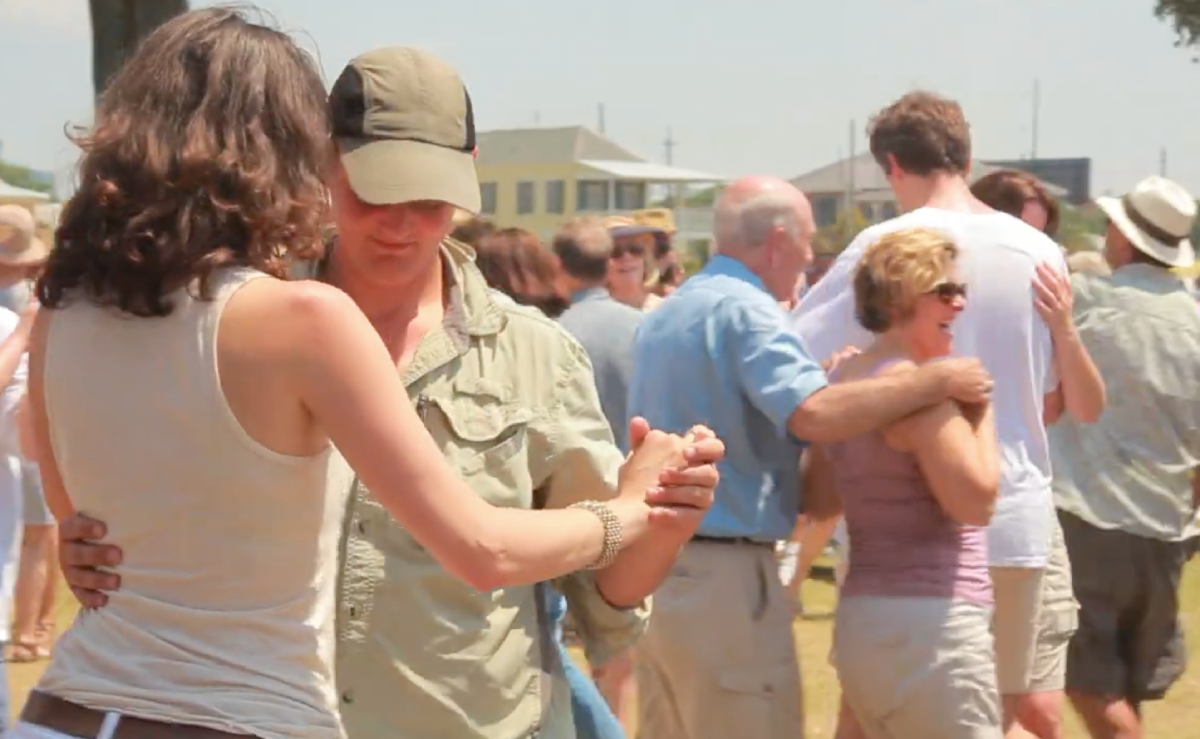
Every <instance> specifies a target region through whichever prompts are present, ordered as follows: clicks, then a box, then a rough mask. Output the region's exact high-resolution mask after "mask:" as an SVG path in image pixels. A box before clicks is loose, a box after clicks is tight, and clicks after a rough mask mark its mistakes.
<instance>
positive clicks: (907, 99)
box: [795, 92, 1066, 732]
mask: <svg viewBox="0 0 1200 739" xmlns="http://www.w3.org/2000/svg"><path fill="white" fill-rule="evenodd" d="M870 139H871V152H872V154H873V155H874V156H875V159H876V161H878V162H879V164H880V166H881V167H883V168H884V171H885V173H886V174H887V179H888V182H889V184H890V185H891V186H892V189H893V191H894V192H895V195H896V202H897V205H898V206H899V207H900V209H901V210H902V211H904V212H905V214H904V215H902V216H900V217H898V218H894V219H892V220H890V221H887V222H885V223H881V224H878V225H876V226H873V227H871V228H868V229H867V230H866V231H864V232H863V233H861V234H860V235H859V236H858V238H856V239H855V240H854V242H853V243H852V244H851V245H850V246H849V247H848V248H847V249H846V250H845V251H844V252H843V253H842V254H841V255H840V256H839V257H838V259H837V261H836V262H835V263H834V264H833V266H832V267H831V268H830V270H829V272H828V273H827V274H826V275H825V277H824V278H823V279H822V280H821V281H820V282H819V283H818V284H817V285H815V286H814V287H813V288H812V289H811V290H810V291H809V292H808V293H807V294H806V295H805V296H804V300H802V301H801V303H800V306H799V308H798V310H797V312H796V318H795V326H796V330H797V331H798V332H799V333H800V335H801V336H803V337H804V339H805V341H806V342H807V343H808V347H809V351H810V353H811V354H812V356H814V357H817V358H821V359H823V358H825V357H828V356H830V355H832V354H833V353H834V352H836V351H838V350H840V349H842V348H843V347H846V346H858V347H864V346H866V345H867V343H868V342H869V341H870V338H871V337H870V335H869V334H868V332H867V331H866V330H865V329H863V328H862V327H861V326H860V325H859V323H858V321H857V320H856V318H855V315H854V294H853V289H852V287H851V281H852V279H853V273H854V269H855V267H856V266H857V264H858V260H859V258H860V257H861V256H862V253H863V251H864V250H865V249H866V247H867V246H868V245H870V244H871V243H873V242H874V241H875V240H876V239H878V238H879V237H880V236H881V235H883V234H885V233H889V232H892V231H897V230H900V229H904V228H913V227H927V228H936V229H939V230H941V231H943V232H945V233H947V234H949V235H950V236H951V237H953V239H954V241H955V243H957V244H958V247H959V249H960V250H961V256H960V257H959V264H958V268H959V271H960V273H961V274H962V275H963V278H964V280H965V281H966V283H967V285H968V286H969V289H970V292H969V296H968V298H967V307H966V310H964V311H963V313H962V315H961V316H960V317H959V318H958V319H957V321H956V322H955V325H954V351H955V354H956V355H959V356H968V357H978V358H979V359H980V360H981V361H982V362H983V364H984V367H986V368H987V370H988V372H990V373H991V374H992V376H993V377H994V378H995V379H996V388H995V395H994V396H993V402H994V404H995V412H996V425H997V436H998V439H999V443H1000V447H1001V449H1000V460H1001V490H1000V499H999V500H998V501H997V504H996V512H995V515H994V517H993V518H992V523H991V525H990V527H989V529H988V543H989V554H990V561H991V565H992V579H993V585H994V589H995V603H996V605H995V621H994V625H993V631H994V632H995V639H996V654H997V675H998V682H999V686H1000V692H1001V693H1003V694H1004V703H1005V727H1006V732H1007V731H1009V730H1010V728H1011V727H1012V726H1013V720H1014V715H1015V713H1016V712H1017V710H1018V709H1019V707H1020V704H1021V700H1022V698H1023V697H1024V696H1025V695H1026V694H1028V692H1029V685H1030V678H1031V669H1032V663H1033V658H1034V651H1035V639H1036V625H1037V623H1038V616H1039V612H1040V608H1041V598H1042V575H1043V572H1044V569H1045V566H1046V561H1047V556H1048V553H1049V547H1050V534H1051V530H1052V528H1051V521H1052V516H1053V515H1054V513H1053V507H1052V503H1051V497H1050V454H1049V449H1048V443H1047V438H1046V429H1045V426H1044V425H1043V423H1042V416H1043V409H1044V405H1045V395H1046V394H1048V393H1051V392H1052V391H1054V390H1055V388H1056V387H1057V386H1058V379H1057V377H1056V375H1055V371H1054V358H1053V344H1052V341H1051V337H1050V331H1049V329H1048V327H1047V326H1046V324H1045V323H1044V322H1043V321H1042V319H1041V317H1040V316H1039V315H1038V314H1037V312H1036V309H1035V307H1034V298H1033V289H1032V280H1033V277H1034V270H1035V269H1036V267H1037V265H1038V264H1040V263H1043V262H1048V263H1050V264H1052V265H1053V266H1054V267H1055V268H1057V269H1059V270H1061V272H1062V273H1064V274H1065V273H1066V264H1065V262H1064V260H1063V256H1062V252H1061V250H1060V249H1059V247H1058V246H1057V245H1056V244H1055V243H1054V242H1053V241H1052V240H1051V239H1050V238H1049V237H1047V236H1046V235H1045V234H1043V233H1041V232H1039V231H1038V230H1036V229H1034V228H1033V227H1031V226H1029V225H1027V224H1025V223H1024V222H1022V221H1020V220H1018V219H1016V218H1013V217H1012V216H1009V215H1007V214H1004V213H999V212H996V211H994V210H992V209H991V208H989V207H988V206H986V205H984V204H983V203H981V202H979V201H978V200H976V199H975V198H974V197H973V196H972V195H971V192H970V189H969V187H968V184H967V175H968V170H969V167H970V161H971V160H970V157H971V143H970V134H969V128H968V126H967V122H966V120H965V119H964V117H963V113H962V109H961V108H960V107H959V105H958V104H957V103H955V102H953V101H951V100H947V99H944V98H941V97H938V96H936V95H933V94H930V93H924V92H914V93H910V94H908V95H905V96H904V97H902V98H901V99H900V100H899V101H897V102H896V103H894V104H893V105H891V106H889V107H888V108H886V109H884V110H883V111H882V112H880V113H879V114H878V115H877V116H876V117H875V118H874V119H873V120H872V121H871V126H870ZM851 566H853V561H851Z"/></svg>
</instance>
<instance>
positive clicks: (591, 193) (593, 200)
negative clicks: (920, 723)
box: [575, 180, 608, 212]
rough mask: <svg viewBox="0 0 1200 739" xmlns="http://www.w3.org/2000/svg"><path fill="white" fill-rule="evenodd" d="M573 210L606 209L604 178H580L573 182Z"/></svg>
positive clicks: (606, 185)
mask: <svg viewBox="0 0 1200 739" xmlns="http://www.w3.org/2000/svg"><path fill="white" fill-rule="evenodd" d="M575 210H578V211H584V212H586V211H593V212H595V211H601V212H603V211H606V210H608V182H606V181H605V180H580V181H579V182H576V183H575Z"/></svg>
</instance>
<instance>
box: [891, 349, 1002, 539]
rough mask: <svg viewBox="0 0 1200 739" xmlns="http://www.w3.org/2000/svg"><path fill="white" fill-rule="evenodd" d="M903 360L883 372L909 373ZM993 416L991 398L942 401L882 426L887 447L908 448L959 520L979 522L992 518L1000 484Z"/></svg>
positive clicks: (910, 367) (944, 505) (911, 367)
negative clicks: (977, 401)
mask: <svg viewBox="0 0 1200 739" xmlns="http://www.w3.org/2000/svg"><path fill="white" fill-rule="evenodd" d="M913 370H915V365H914V364H913V363H911V362H902V363H897V364H895V365H892V366H891V367H889V368H887V370H885V372H911V371H913ZM995 434H996V432H995V419H994V418H993V416H992V410H991V403H984V404H978V405H972V406H963V405H962V404H960V403H958V402H957V401H951V400H947V401H943V402H941V403H938V404H937V405H934V406H932V407H930V408H926V409H925V410H922V411H919V412H917V413H914V414H913V415H911V416H908V417H907V418H904V419H901V420H900V421H898V422H896V423H894V424H892V425H891V426H889V427H888V428H886V429H884V438H885V439H886V440H887V443H888V445H889V446H891V447H893V448H894V449H897V450H898V451H903V452H910V453H912V454H914V455H915V456H916V458H917V463H918V465H920V467H921V471H922V473H923V474H924V476H925V480H926V482H927V483H928V484H929V487H930V489H931V490H932V491H933V495H934V497H935V498H937V500H938V503H939V504H940V505H941V506H942V509H943V510H944V511H945V512H946V514H947V515H948V516H950V517H951V518H953V519H954V520H956V521H958V522H959V523H961V524H964V525H969V526H984V525H986V524H987V523H988V522H989V521H990V520H991V518H992V511H993V509H994V508H995V503H996V496H997V494H998V491H999V487H1000V470H999V465H998V460H997V454H996V435H995Z"/></svg>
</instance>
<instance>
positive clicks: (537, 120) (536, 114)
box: [533, 110, 542, 126]
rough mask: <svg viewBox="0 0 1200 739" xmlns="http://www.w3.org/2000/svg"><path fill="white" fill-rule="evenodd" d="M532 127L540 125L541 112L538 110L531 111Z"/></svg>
mask: <svg viewBox="0 0 1200 739" xmlns="http://www.w3.org/2000/svg"><path fill="white" fill-rule="evenodd" d="M533 125H534V126H540V125H542V111H540V110H535V111H533Z"/></svg>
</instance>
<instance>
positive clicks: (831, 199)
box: [812, 195, 840, 228]
mask: <svg viewBox="0 0 1200 739" xmlns="http://www.w3.org/2000/svg"><path fill="white" fill-rule="evenodd" d="M838 200H840V198H839V197H838V196H836V195H825V196H823V197H816V198H813V201H812V209H813V217H814V218H815V219H816V221H817V228H824V227H826V226H832V225H833V224H834V222H835V221H837V214H838Z"/></svg>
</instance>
